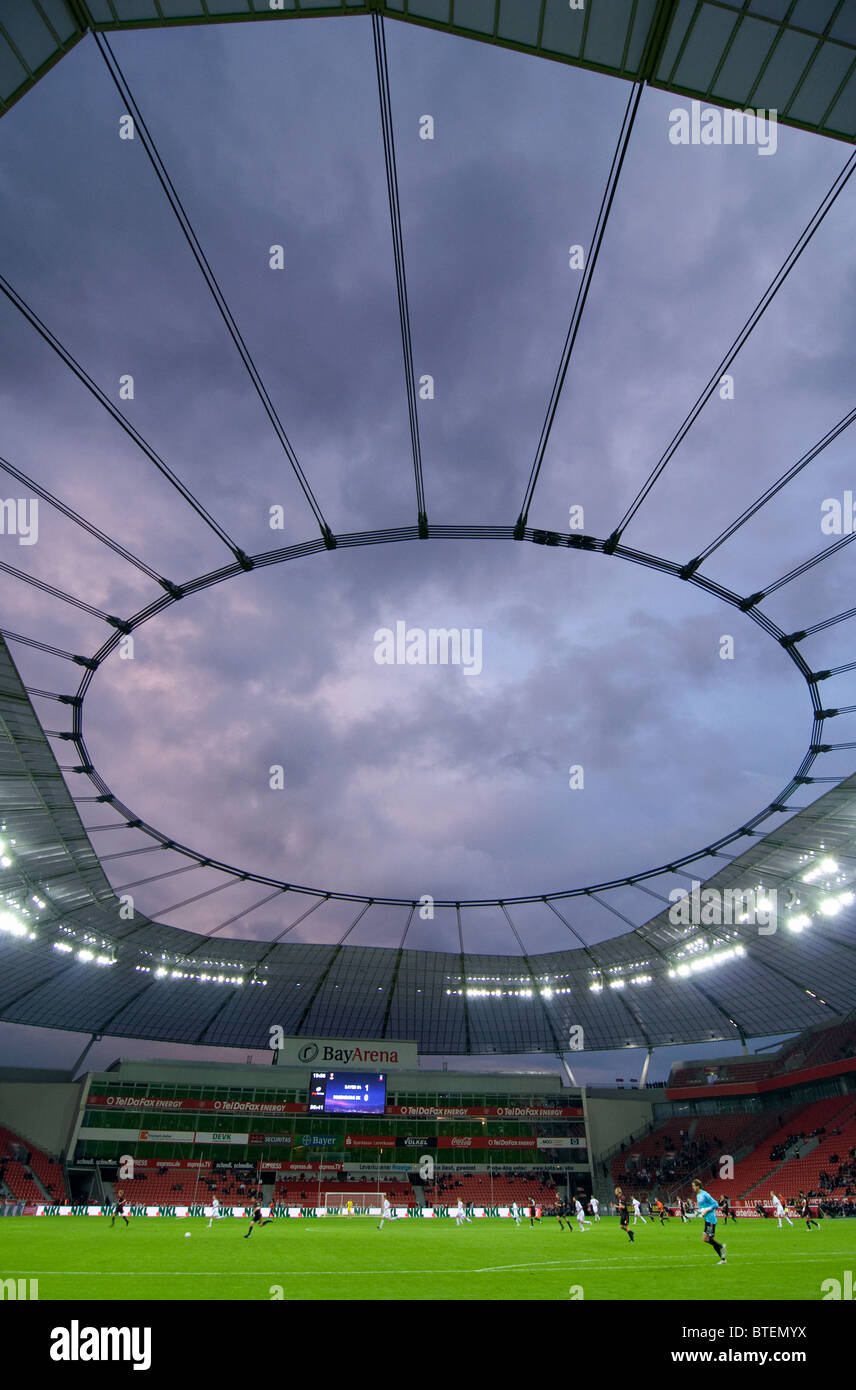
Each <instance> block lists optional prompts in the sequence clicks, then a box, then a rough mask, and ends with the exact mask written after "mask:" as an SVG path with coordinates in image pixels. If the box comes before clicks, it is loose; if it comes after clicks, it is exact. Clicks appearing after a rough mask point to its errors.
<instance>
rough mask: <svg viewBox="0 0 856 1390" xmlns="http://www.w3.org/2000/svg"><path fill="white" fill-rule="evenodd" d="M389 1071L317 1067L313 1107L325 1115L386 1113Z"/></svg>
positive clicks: (315, 1111) (311, 1101)
mask: <svg viewBox="0 0 856 1390" xmlns="http://www.w3.org/2000/svg"><path fill="white" fill-rule="evenodd" d="M385 1109H386V1072H383V1071H381V1072H376V1071H371V1072H370V1071H314V1072H313V1073H312V1084H311V1086H310V1088H309V1110H310V1112H314V1113H315V1114H321V1115H382V1114H383V1113H384V1110H385Z"/></svg>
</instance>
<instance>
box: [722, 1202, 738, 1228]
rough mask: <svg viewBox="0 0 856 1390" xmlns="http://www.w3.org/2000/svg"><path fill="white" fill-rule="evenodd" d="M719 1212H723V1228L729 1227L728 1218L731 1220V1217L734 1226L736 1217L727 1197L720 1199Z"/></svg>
mask: <svg viewBox="0 0 856 1390" xmlns="http://www.w3.org/2000/svg"><path fill="white" fill-rule="evenodd" d="M719 1210H720V1211H721V1212H722V1224H723V1226H727V1225H728V1218H729V1216H730V1217H731V1224H732V1225H734V1221H735V1216H734V1213H733V1211H732V1210H731V1207H730V1206H729V1204H728V1198H727V1197H720V1199H719Z"/></svg>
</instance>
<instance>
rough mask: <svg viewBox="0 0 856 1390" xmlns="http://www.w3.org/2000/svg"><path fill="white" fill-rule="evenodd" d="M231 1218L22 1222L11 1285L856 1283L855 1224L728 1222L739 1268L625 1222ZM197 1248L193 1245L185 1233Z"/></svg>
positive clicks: (445, 1294) (311, 1293) (673, 1230)
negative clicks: (565, 1224)
mask: <svg viewBox="0 0 856 1390" xmlns="http://www.w3.org/2000/svg"><path fill="white" fill-rule="evenodd" d="M247 1225H248V1223H247V1222H246V1221H244V1220H237V1219H235V1218H231V1217H228V1218H224V1219H223V1220H222V1221H221V1222H220V1223H219V1224H216V1225H215V1226H214V1227H212V1228H211V1229H210V1230H209V1228H208V1222H207V1220H206V1219H204V1218H193V1219H191V1220H187V1221H182V1220H180V1219H178V1218H172V1217H164V1218H159V1219H154V1220H153V1219H150V1218H146V1217H132V1218H131V1225H130V1227H129V1228H126V1227H125V1226H124V1225H123V1224H122V1223H121V1222H117V1224H116V1226H115V1228H113V1229H111V1227H110V1220H109V1218H108V1217H85V1216H79V1217H76V1216H69V1217H20V1218H10V1219H8V1220H6V1221H3V1222H2V1223H0V1278H2V1279H7V1278H11V1277H14V1278H27V1279H38V1281H39V1289H38V1293H39V1299H40V1300H42V1301H45V1300H51V1299H69V1300H73V1301H75V1302H77V1301H78V1300H81V1299H94V1300H101V1299H129V1300H135V1301H136V1300H149V1299H158V1300H166V1301H183V1300H194V1299H204V1300H206V1301H211V1300H215V1301H216V1300H219V1299H261V1300H270V1299H272V1298H274V1297H275V1296H276V1287H275V1286H280V1287H281V1289H282V1294H281V1297H282V1298H284V1299H300V1300H307V1299H324V1300H328V1299H335V1300H341V1299H400V1300H408V1299H417V1300H432V1299H449V1300H459V1299H477V1300H481V1299H497V1300H499V1299H514V1300H528V1299H548V1300H559V1301H566V1300H568V1299H569V1298H570V1297H571V1296H572V1294H571V1289H572V1288H581V1289H582V1295H580V1294H579V1293H577V1294H576V1297H580V1296H582V1297H584V1298H585V1299H588V1300H595V1299H629V1300H648V1301H658V1300H670V1299H681V1300H695V1299H721V1300H737V1301H740V1300H744V1299H746V1300H753V1301H754V1300H759V1299H763V1300H777V1299H806V1300H819V1299H821V1298H822V1297H823V1293H822V1290H821V1283H822V1281H823V1280H824V1279H830V1278H837V1279H839V1280H842V1282H843V1280H844V1271H845V1270H848V1269H849V1270H856V1221H846V1220H838V1221H825V1222H822V1223H821V1226H820V1228H819V1229H813V1230H812V1231H810V1232H809V1231H807V1230H806V1229H805V1226H800V1225H795V1226H794V1227H793V1228H790V1227H788V1226H785V1227H784V1228H783V1229H782V1230H779V1228H778V1226H777V1225H776V1223H775V1222H774V1221H754V1220H752V1221H740V1222H738V1223H737V1224H736V1226H735V1225H733V1224H732V1223H731V1222H729V1223H728V1227H727V1230H726V1231H725V1233H724V1234H725V1240H726V1242H727V1245H728V1264H727V1265H725V1266H719V1265H717V1263H716V1259H715V1256H714V1254H713V1252H712V1251H711V1250H710V1249H709V1248H708V1247H707V1246H706V1245H704V1244H703V1242H702V1239H701V1224H700V1222H699V1221H697V1220H694V1221H691V1222H690V1223H688V1224H687V1225H685V1226H681V1225H680V1223H679V1222H676V1221H670V1222H669V1223H668V1224H667V1225H666V1226H665V1227H663V1228H661V1227H660V1226H659V1225H656V1226H652V1225H651V1224H650V1223H649V1224H648V1225H647V1226H642V1225H641V1224H640V1225H639V1226H637V1227H636V1228H635V1230H636V1242H635V1244H634V1245H632V1246H631V1245H630V1244H629V1242H628V1240H627V1237H626V1236H625V1235H623V1234H622V1232H621V1231H620V1230H619V1228H618V1222H617V1220H616V1219H615V1218H614V1217H608V1218H605V1219H604V1220H603V1221H601V1223H600V1224H599V1225H596V1226H593V1227H590V1228H588V1229H587V1230H586V1232H585V1234H580V1233H579V1232H578V1231H577V1230H576V1229H575V1230H574V1231H573V1233H572V1234H570V1235H569V1234H568V1233H567V1231H562V1230H560V1229H559V1227H558V1225H557V1223H556V1222H555V1221H554V1220H548V1219H545V1220H544V1222H543V1224H542V1225H541V1226H540V1227H539V1226H535V1227H534V1228H533V1227H530V1225H529V1223H528V1221H523V1222H522V1223H521V1225H520V1227H519V1228H518V1227H516V1226H515V1225H514V1223H513V1222H511V1221H502V1220H487V1219H482V1220H477V1221H473V1223H472V1225H469V1226H463V1227H461V1228H458V1227H456V1226H455V1223H454V1221H452V1220H448V1219H445V1220H444V1219H434V1220H419V1221H416V1220H414V1221H407V1220H401V1221H398V1222H391V1223H387V1225H386V1226H385V1227H384V1229H383V1230H382V1231H379V1230H378V1229H377V1222H376V1221H375V1220H373V1219H372V1218H371V1217H355V1218H352V1219H350V1220H348V1219H347V1218H344V1217H333V1216H331V1217H326V1218H318V1219H300V1220H282V1219H280V1220H277V1221H276V1222H274V1223H273V1224H271V1225H270V1226H265V1227H264V1228H262V1229H259V1230H255V1231H254V1232H253V1234H252V1237H251V1238H250V1239H249V1240H245V1239H244V1233H245V1231H246V1230H247ZM186 1231H190V1232H191V1239H190V1240H186V1239H185V1232H186Z"/></svg>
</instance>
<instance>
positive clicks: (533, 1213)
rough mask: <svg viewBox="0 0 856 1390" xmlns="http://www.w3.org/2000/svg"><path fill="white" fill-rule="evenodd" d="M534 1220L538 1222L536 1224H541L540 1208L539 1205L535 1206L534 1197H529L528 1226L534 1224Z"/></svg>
mask: <svg viewBox="0 0 856 1390" xmlns="http://www.w3.org/2000/svg"><path fill="white" fill-rule="evenodd" d="M536 1221H537V1222H538V1225H539V1226H540V1225H541V1208H540V1207H536V1205H535V1198H534V1197H530V1198H529V1225H530V1226H534V1225H535V1222H536Z"/></svg>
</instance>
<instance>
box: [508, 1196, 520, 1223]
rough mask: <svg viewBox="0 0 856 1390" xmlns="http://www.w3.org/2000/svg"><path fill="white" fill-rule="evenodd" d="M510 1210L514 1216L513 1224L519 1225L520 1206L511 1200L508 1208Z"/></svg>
mask: <svg viewBox="0 0 856 1390" xmlns="http://www.w3.org/2000/svg"><path fill="white" fill-rule="evenodd" d="M510 1210H511V1215H512V1216H513V1217H514V1224H515V1226H519V1225H520V1208H519V1207H518V1205H517V1203H516V1202H512V1203H511V1208H510Z"/></svg>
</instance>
